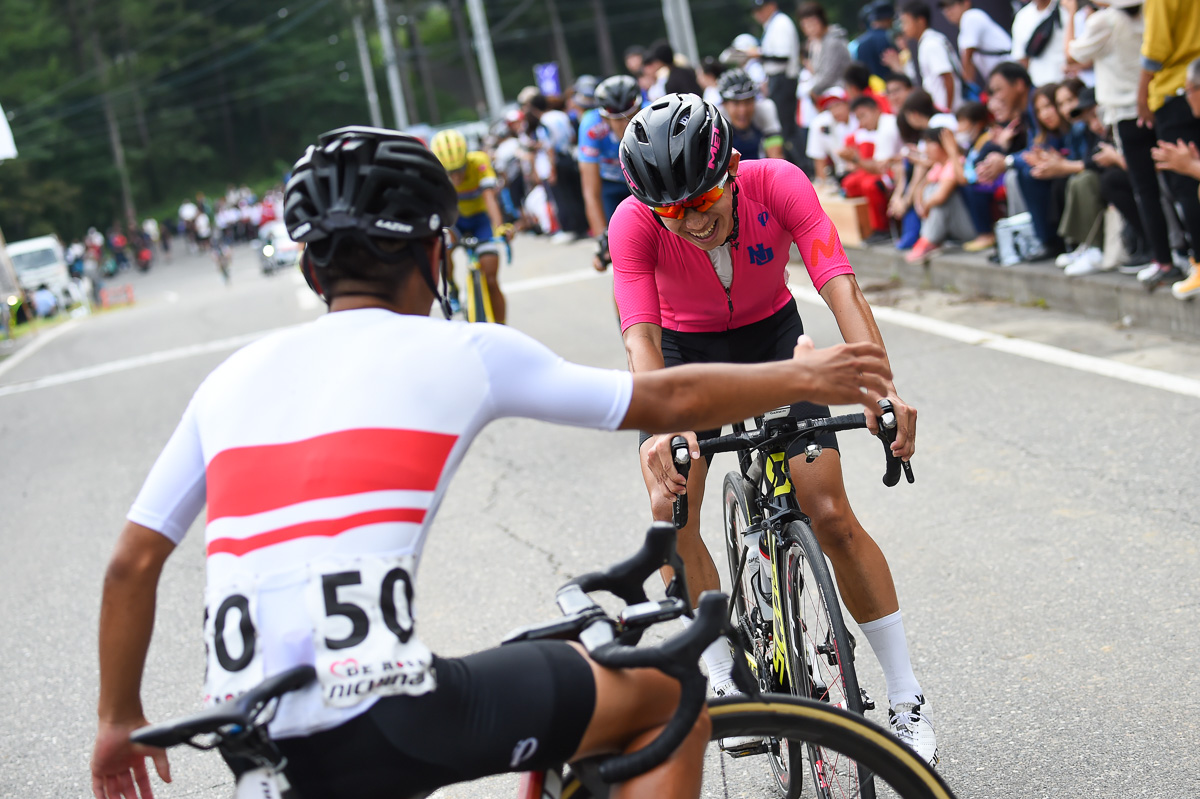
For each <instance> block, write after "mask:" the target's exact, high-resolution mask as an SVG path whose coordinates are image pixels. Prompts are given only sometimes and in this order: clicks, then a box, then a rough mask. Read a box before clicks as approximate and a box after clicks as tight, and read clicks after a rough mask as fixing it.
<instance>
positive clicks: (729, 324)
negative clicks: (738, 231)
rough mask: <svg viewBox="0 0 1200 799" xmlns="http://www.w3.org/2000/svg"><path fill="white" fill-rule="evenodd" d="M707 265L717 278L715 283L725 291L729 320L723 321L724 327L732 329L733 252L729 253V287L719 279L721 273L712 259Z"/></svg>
mask: <svg viewBox="0 0 1200 799" xmlns="http://www.w3.org/2000/svg"><path fill="white" fill-rule="evenodd" d="M709 266H711V267H712V270H713V277H715V278H716V279H717V285H718V286H720V287H721V290H722V291H724V292H725V304H726V305H728V306H729V320H728V321H727V322H726V323H725V329H726V330H732V329H733V277H734V272H735V270H734V268H733V252H732V251H731V252H730V253H729V288H726V287H725V284H724V283H723V282H722V281H721V274H720V273H719V272H718V271H717V265H716V264H715V263H713V262H712V261H709Z"/></svg>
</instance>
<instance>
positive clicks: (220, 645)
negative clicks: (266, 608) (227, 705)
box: [204, 585, 263, 706]
mask: <svg viewBox="0 0 1200 799" xmlns="http://www.w3.org/2000/svg"><path fill="white" fill-rule="evenodd" d="M257 619H258V601H257V599H256V592H255V591H254V590H253V588H252V587H240V586H238V585H226V586H223V587H222V588H221V590H220V591H213V592H210V593H209V594H208V596H206V597H205V603H204V649H205V653H206V655H207V659H206V663H205V669H204V704H205V705H208V706H211V705H218V704H220V703H222V702H228V701H229V700H231V699H236V698H237V697H239V696H241V695H242V694H244V693H245V692H246V691H248V690H250V689H251V688H253V687H254V686H256V685H258V684H259V683H260V682H262V680H263V659H262V652H261V646H260V644H259V635H258V627H257Z"/></svg>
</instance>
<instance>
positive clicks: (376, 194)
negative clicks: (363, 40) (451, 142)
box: [283, 126, 458, 267]
mask: <svg viewBox="0 0 1200 799" xmlns="http://www.w3.org/2000/svg"><path fill="white" fill-rule="evenodd" d="M457 219H458V192H457V191H455V189H454V184H453V183H451V182H450V176H449V175H447V174H446V170H445V168H443V167H442V164H441V162H440V161H438V159H437V157H436V156H434V154H433V153H431V152H430V151H429V148H427V147H426V146H425V144H424V143H423V142H422V141H421V140H420V139H418V138H417V137H416V136H409V135H408V134H405V133H401V132H399V131H396V130H385V129H383V128H368V127H360V126H352V127H347V128H338V129H337V130H331V131H329V132H328V133H324V134H322V135H321V137H320V138H319V139H317V143H316V144H315V145H311V146H309V148H308V150H307V151H306V152H305V153H304V155H303V156H301V157H300V160H299V161H297V162H296V165H295V166H294V167H292V177H291V179H290V180H289V181H288V183H287V188H286V189H285V190H284V208H283V221H284V223H285V224H286V225H287V230H288V235H289V236H291V237H292V239H293V240H294V241H299V242H304V243H305V244H306V245H308V246H307V252H308V254H309V256H310V257H311V258H312V260H313V263H315V264H316V265H317V266H321V267H324V266H328V265H329V262H330V261H331V260H332V259H333V256H334V253H335V252H336V250H337V248H338V247H339V246H340V245H341V244H342V243H343V242H344V241H347V240H354V241H357V242H358V243H360V244H363V245H364V246H366V247H367V248H368V249H370V250H371V251H372V252H374V253H375V254H376V255H378V256H379V257H381V258H385V259H386V257H387V256H386V254H385V253H383V252H382V251H380V250H379V248H378V247H377V246H376V244H375V242H374V241H373V240H374V239H424V238H429V237H430V236H436V235H439V234H440V232H441V230H442V228H443V227H446V226H448V225H453V224H454V222H455V220H457Z"/></svg>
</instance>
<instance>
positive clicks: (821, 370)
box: [792, 336, 892, 411]
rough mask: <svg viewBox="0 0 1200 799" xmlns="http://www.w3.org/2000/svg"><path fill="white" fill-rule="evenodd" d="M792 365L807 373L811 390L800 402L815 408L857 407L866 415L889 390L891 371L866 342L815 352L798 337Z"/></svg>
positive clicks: (880, 353) (880, 350)
mask: <svg viewBox="0 0 1200 799" xmlns="http://www.w3.org/2000/svg"><path fill="white" fill-rule="evenodd" d="M792 363H794V364H796V365H798V366H800V367H802V368H804V369H807V370H808V372H809V375H810V377H811V380H810V382H811V383H812V390H811V391H809V393H808V396H806V397H803V399H806V400H808V401H809V402H815V403H817V404H819V405H850V404H855V403H860V404H862V405H864V406H866V408H867V410H868V411H869V410H871V409H874V408H877V407H878V405H877V404H876V403H878V401H879V400H880V399H882V398H883V397H884V396H886V394H887V392H888V389H889V387H890V386H891V379H892V370H891V368H890V367H888V364H887V357H886V355H885V353H884V351H883V348H882V347H880V346H879V345H878V344H872V343H871V342H868V341H856V342H854V343H851V344H838V345H836V346H833V347H825V348H823V349H819V350H818V349H816V348H815V347H814V345H813V341H812V339H811V338H809V337H808V336H801V337H800V338H799V339H798V340H797V341H796V349H795V350H793V353H792ZM797 399H800V398H799V397H798V398H797Z"/></svg>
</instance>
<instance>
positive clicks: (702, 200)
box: [650, 172, 729, 219]
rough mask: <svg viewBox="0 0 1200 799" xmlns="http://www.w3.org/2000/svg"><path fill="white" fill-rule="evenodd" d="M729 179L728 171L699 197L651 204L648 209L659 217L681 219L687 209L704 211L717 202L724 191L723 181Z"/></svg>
mask: <svg viewBox="0 0 1200 799" xmlns="http://www.w3.org/2000/svg"><path fill="white" fill-rule="evenodd" d="M728 180H729V173H728V172H726V173H725V177H723V178H721V182H720V183H718V184H717V185H715V186H713V187H712V188H711V189H709V190H708V191H706V192H704V193H703V194H701V195H700V196H699V197H693V198H692V199H690V200H684V201H683V202H681V203H675V204H674V205H655V206H651V208H650V210H651V211H653V212H654V213H656V214H658V215H659V216H661V217H665V218H667V219H683V215H684V214H686V213H687V209H689V208H695V209H696V210H697V211H699V212H700V213H704V212H705V211H707V210H708V209H709V208H712V207H713V206H714V205H716V204H717V200H720V199H721V195H723V194H724V193H725V183H726V181H728Z"/></svg>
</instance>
